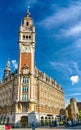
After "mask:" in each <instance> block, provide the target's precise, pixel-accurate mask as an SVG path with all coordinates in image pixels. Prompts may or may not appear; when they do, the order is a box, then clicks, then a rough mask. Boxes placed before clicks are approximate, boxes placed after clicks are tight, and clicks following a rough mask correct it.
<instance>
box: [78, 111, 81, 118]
mask: <svg viewBox="0 0 81 130" xmlns="http://www.w3.org/2000/svg"><path fill="white" fill-rule="evenodd" d="M78 119H79V120H81V110H80V111H79V115H78Z"/></svg>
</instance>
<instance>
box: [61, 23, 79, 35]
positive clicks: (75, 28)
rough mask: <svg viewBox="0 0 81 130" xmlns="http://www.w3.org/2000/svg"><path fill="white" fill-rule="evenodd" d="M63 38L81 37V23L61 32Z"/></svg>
mask: <svg viewBox="0 0 81 130" xmlns="http://www.w3.org/2000/svg"><path fill="white" fill-rule="evenodd" d="M60 34H61V36H64V37H71V36H79V35H81V22H79V23H76V25H73V26H72V27H68V28H67V29H62V30H60Z"/></svg>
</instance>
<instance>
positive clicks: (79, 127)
mask: <svg viewBox="0 0 81 130" xmlns="http://www.w3.org/2000/svg"><path fill="white" fill-rule="evenodd" d="M59 129H61V130H66V129H67V130H69V129H70V130H74V129H76V130H78V129H81V126H77V127H67V128H63V127H51V128H50V127H48V128H36V129H35V130H59ZM12 130H32V128H15V129H12Z"/></svg>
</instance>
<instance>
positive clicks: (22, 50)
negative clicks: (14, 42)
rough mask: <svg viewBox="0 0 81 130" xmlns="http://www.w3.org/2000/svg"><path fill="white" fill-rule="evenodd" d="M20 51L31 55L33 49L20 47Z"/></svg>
mask: <svg viewBox="0 0 81 130" xmlns="http://www.w3.org/2000/svg"><path fill="white" fill-rule="evenodd" d="M20 51H21V52H27V53H30V52H31V49H30V46H24V45H20Z"/></svg>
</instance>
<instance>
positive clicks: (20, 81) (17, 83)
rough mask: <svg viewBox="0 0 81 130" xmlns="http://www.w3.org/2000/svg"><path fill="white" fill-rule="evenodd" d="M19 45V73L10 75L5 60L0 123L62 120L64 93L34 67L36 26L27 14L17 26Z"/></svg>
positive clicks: (0, 92)
mask: <svg viewBox="0 0 81 130" xmlns="http://www.w3.org/2000/svg"><path fill="white" fill-rule="evenodd" d="M18 44H19V66H18V70H16V71H15V72H14V73H11V70H10V61H9V59H8V62H7V66H6V68H5V70H4V76H3V79H2V81H1V82H0V123H2V124H3V123H7V124H8V123H11V124H13V125H16V126H22V127H27V126H29V127H30V126H31V124H32V122H33V121H35V122H36V123H37V125H49V124H50V123H53V121H54V120H55V119H57V118H58V117H60V116H64V114H63V112H62V110H64V109H65V103H64V91H63V89H62V87H61V86H60V85H59V84H58V83H57V82H56V80H53V79H52V78H51V77H49V76H47V75H46V74H45V73H44V72H41V71H40V70H39V69H37V68H36V66H35V64H34V52H35V44H36V42H35V26H34V23H33V20H32V18H31V15H30V12H29V11H28V12H27V14H26V16H25V17H24V20H23V24H21V25H20V31H19V43H18ZM61 112H62V113H61Z"/></svg>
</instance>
